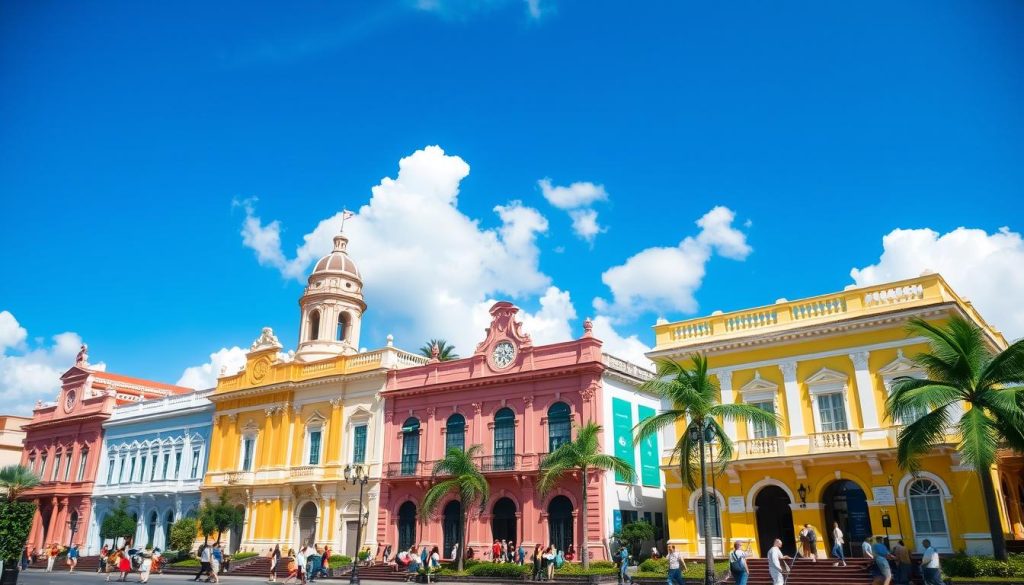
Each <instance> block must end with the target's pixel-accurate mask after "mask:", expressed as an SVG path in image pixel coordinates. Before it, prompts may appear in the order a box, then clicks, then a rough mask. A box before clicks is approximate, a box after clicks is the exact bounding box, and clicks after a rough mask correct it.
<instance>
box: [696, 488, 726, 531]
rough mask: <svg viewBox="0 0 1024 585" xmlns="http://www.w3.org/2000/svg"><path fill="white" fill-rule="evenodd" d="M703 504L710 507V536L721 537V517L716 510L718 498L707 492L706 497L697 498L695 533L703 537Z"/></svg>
mask: <svg viewBox="0 0 1024 585" xmlns="http://www.w3.org/2000/svg"><path fill="white" fill-rule="evenodd" d="M705 506H707V507H709V508H711V538H721V537H722V518H721V516H720V515H719V510H718V498H717V497H715V495H714V494H712V493H710V492H708V494H707V497H703V498H698V499H697V535H698V537H699V538H702V539H703V538H704V511H705Z"/></svg>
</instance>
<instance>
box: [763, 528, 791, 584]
mask: <svg viewBox="0 0 1024 585" xmlns="http://www.w3.org/2000/svg"><path fill="white" fill-rule="evenodd" d="M787 559H789V557H787V556H786V555H784V554H782V540H781V539H778V538H776V539H775V542H773V543H772V548H770V549H769V550H768V575H769V576H771V578H772V585H785V584H786V574H787V573H789V566H788V565H787V564H786V563H785V561H786V560H787Z"/></svg>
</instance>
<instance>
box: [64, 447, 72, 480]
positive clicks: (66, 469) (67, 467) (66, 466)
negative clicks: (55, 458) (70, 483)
mask: <svg viewBox="0 0 1024 585" xmlns="http://www.w3.org/2000/svg"><path fill="white" fill-rule="evenodd" d="M69 479H71V453H68V460H67V461H65V462H64V481H67V480H69Z"/></svg>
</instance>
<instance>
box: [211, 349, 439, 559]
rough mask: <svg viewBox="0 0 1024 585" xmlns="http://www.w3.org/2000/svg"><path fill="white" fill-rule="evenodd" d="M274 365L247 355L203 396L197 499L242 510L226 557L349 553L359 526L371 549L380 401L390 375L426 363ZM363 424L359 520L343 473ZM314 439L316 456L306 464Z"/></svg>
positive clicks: (373, 357) (385, 359) (373, 359)
mask: <svg viewBox="0 0 1024 585" xmlns="http://www.w3.org/2000/svg"><path fill="white" fill-rule="evenodd" d="M275 341H276V340H275ZM254 345H256V344H254ZM280 357H281V354H279V346H272V345H268V346H267V347H266V348H258V347H257V348H254V350H253V351H252V352H250V353H249V354H248V356H247V360H246V366H245V368H244V369H243V370H242V371H241V372H239V373H237V374H235V375H231V376H225V377H222V378H220V379H219V380H218V384H217V388H216V390H215V391H214V393H213V394H212V395H211V396H210V400H211V401H212V402H213V403H214V405H215V408H216V410H215V412H214V426H213V434H212V438H211V441H210V460H209V468H208V471H207V474H206V477H205V481H204V484H203V497H204V498H211V499H214V498H216V497H217V496H218V494H219V493H220V492H221V491H226V493H227V494H228V497H229V498H230V499H231V500H232V501H233V502H235V503H237V504H238V505H240V506H242V507H243V508H244V509H245V524H244V526H243V527H242V529H241V531H239V532H237V533H235V534H232V535H230V539H231V542H230V545H229V546H230V548H231V550H232V551H234V550H255V551H260V552H263V551H265V550H266V549H268V548H272V547H273V546H274V545H275V544H280V545H281V546H282V548H283V549H284V550H287V548H290V547H297V546H298V545H300V544H305V543H308V542H310V541H315V542H317V543H328V544H330V545H331V547H332V548H333V549H334V551H336V552H341V553H346V554H349V553H354V552H355V550H356V542H355V536H354V535H355V525H356V524H357V523H359V522H362V523H363V527H362V528H363V530H362V537H363V538H362V543H361V544H360V547H359V548H362V547H366V546H368V547H370V548H371V550H375V549H376V542H375V537H376V531H375V530H372V529H370V530H367V526H369V527H373V526H375V525H376V515H377V506H376V497H377V493H378V490H379V487H378V486H379V479H380V468H381V461H380V453H381V448H382V445H381V441H382V439H383V436H382V428H383V427H382V424H381V423H382V421H383V419H382V415H381V401H380V400H379V397H378V396H379V395H378V393H379V392H380V391H381V390H383V389H384V388H385V384H386V380H387V371H388V370H389V369H392V368H398V367H404V366H410V365H418V364H421V363H423V362H425V361H426V358H423V357H421V356H416V355H413V354H409V353H407V352H403V351H401V350H398V349H396V348H393V347H391V346H390V345H389V346H388V347H385V348H383V349H380V350H376V351H370V352H363V353H357V354H350V355H338V356H335V357H330V358H328V359H324V360H319V361H312V362H299V361H283V360H281V359H280ZM360 426H363V427H365V428H366V430H365V431H364V432H365V435H364V437H365V443H364V451H363V453H364V455H363V460H362V464H363V465H364V467H365V469H366V470H367V471H368V475H369V478H370V479H369V482H368V483H367V484H366V486H365V487H364V492H365V495H364V503H363V507H362V513H360V508H359V499H358V498H359V488H358V486H353V485H352V484H350V483H348V482H346V481H345V479H344V470H345V467H346V466H347V465H356V464H358V463H360V462H359V461H357V460H355V453H354V442H355V439H354V437H355V433H356V428H357V427H360ZM315 432H319V433H320V435H319V436H320V439H319V449H316V456H315V457H313V458H312V459H311V457H312V453H313V450H314V448H315V446H316V443H315V442H314V441H313V439H312V435H311V434H312V433H315ZM247 440H249V441H252V442H251V443H249V446H248V447H247V446H246V441H247ZM247 448H248V449H249V452H250V453H251V461H250V462H247V461H246V455H245V451H246V449H247Z"/></svg>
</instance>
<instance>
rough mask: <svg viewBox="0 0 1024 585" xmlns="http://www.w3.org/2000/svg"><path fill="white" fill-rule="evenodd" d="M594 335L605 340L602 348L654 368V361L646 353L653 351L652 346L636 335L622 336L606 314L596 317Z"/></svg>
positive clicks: (638, 363)
mask: <svg viewBox="0 0 1024 585" xmlns="http://www.w3.org/2000/svg"><path fill="white" fill-rule="evenodd" d="M593 321H594V337H596V338H598V339H600V340H601V341H603V342H604V345H603V346H602V349H603V350H604V352H605V353H610V354H612V355H614V356H616V357H620V358H622V359H625V360H629V361H631V362H633V363H635V364H637V365H640V366H644V367H646V368H650V369H654V363H653V362H651V360H649V359H647V356H646V355H644V354H646V353H647V352H649V351H651V348H650V346H648V345H647V344H645V343H644V342H642V341H640V338H639V337H637V336H636V335H629V336H625V337H624V336H622V335H621V334H619V333H618V332H617V331H615V326H614V325H613V324H612V321H611V319H609V318H608V317H606V316H604V315H598V316H597V317H594V319H593Z"/></svg>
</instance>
